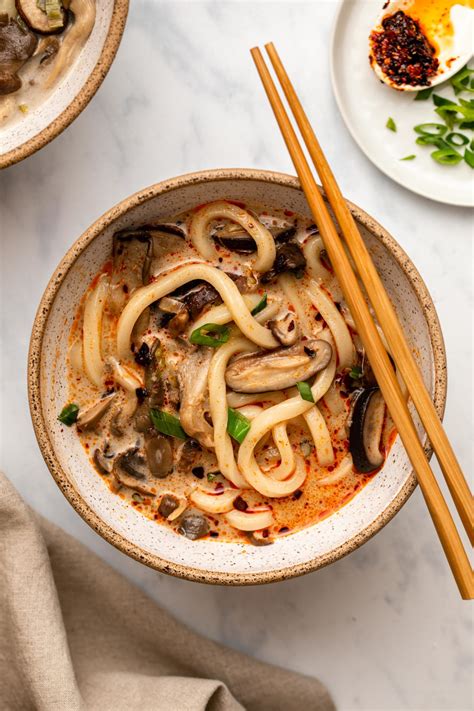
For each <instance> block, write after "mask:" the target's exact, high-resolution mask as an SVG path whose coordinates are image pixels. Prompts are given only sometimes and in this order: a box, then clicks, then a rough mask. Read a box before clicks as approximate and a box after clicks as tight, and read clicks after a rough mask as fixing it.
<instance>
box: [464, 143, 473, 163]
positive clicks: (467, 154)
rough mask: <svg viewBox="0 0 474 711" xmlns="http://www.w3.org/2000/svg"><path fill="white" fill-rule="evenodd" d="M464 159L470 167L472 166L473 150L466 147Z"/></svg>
mask: <svg viewBox="0 0 474 711" xmlns="http://www.w3.org/2000/svg"><path fill="white" fill-rule="evenodd" d="M464 160H465V162H466V163H467V164H468V166H469V167H470V168H474V151H470V150H469V148H466V149H465V151H464Z"/></svg>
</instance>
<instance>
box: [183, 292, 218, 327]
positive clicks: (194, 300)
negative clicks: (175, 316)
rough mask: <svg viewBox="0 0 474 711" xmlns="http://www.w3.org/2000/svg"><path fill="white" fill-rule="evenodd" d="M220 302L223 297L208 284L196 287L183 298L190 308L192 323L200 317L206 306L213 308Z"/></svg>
mask: <svg viewBox="0 0 474 711" xmlns="http://www.w3.org/2000/svg"><path fill="white" fill-rule="evenodd" d="M220 300H221V297H220V295H219V292H218V291H216V289H214V287H213V286H211V285H210V284H207V283H203V284H201V285H200V286H198V287H195V288H194V289H192V290H191V291H190V292H188V293H187V294H185V295H184V296H183V301H184V303H185V304H186V306H187V308H188V311H189V315H190V317H191V320H192V321H194V320H195V319H196V318H197V317H198V316H199V314H200V313H201V311H202V310H203V309H204V308H205V307H206V306H211V305H212V304H215V303H216V302H217V301H220Z"/></svg>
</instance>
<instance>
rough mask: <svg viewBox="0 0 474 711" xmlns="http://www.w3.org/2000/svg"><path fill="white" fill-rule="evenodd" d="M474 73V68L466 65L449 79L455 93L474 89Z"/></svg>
mask: <svg viewBox="0 0 474 711" xmlns="http://www.w3.org/2000/svg"><path fill="white" fill-rule="evenodd" d="M472 74H474V69H469V67H464V68H463V69H460V71H459V72H456V74H455V75H454V76H453V77H451V79H450V80H449V81H450V83H451V86H452V87H453V89H454V93H455V94H460V93H461V92H462V91H474V82H473V81H472V79H471V76H472Z"/></svg>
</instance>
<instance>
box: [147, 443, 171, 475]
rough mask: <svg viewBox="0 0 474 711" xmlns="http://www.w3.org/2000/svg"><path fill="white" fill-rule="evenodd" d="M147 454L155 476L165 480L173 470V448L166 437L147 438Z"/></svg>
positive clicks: (149, 466)
mask: <svg viewBox="0 0 474 711" xmlns="http://www.w3.org/2000/svg"><path fill="white" fill-rule="evenodd" d="M145 454H146V459H147V462H148V468H149V469H150V472H151V473H152V475H153V476H156V477H157V478H158V479H164V478H165V477H167V476H168V474H170V472H171V471H172V469H173V448H172V447H171V444H170V441H169V439H168V438H167V437H165V436H164V435H160V434H157V435H155V436H154V437H146V438H145Z"/></svg>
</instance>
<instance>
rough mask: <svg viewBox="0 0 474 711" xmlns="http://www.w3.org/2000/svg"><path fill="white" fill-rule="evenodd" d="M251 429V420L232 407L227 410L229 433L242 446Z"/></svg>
mask: <svg viewBox="0 0 474 711" xmlns="http://www.w3.org/2000/svg"><path fill="white" fill-rule="evenodd" d="M249 429H250V420H249V419H248V418H247V417H245V416H244V415H241V414H240V412H237V410H234V409H233V408H232V407H228V408H227V432H228V433H229V434H230V436H231V437H232V438H233V439H235V441H236V442H238V443H239V444H242V442H243V441H244V439H245V438H246V436H247V434H248V431H249Z"/></svg>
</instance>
